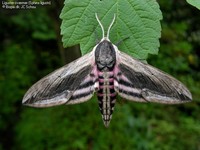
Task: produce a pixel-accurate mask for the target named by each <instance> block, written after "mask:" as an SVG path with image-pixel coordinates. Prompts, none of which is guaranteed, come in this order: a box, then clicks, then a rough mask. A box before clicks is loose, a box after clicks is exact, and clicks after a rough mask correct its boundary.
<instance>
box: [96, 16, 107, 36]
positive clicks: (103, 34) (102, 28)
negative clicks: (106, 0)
mask: <svg viewBox="0 0 200 150" xmlns="http://www.w3.org/2000/svg"><path fill="white" fill-rule="evenodd" d="M95 17H96V19H97V21H98V23H99V25H100V27H101V30H102V38H104V37H105V33H104V27H103V25H102V24H101V21H100V20H99V18H98V16H97V13H95Z"/></svg>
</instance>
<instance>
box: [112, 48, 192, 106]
mask: <svg viewBox="0 0 200 150" xmlns="http://www.w3.org/2000/svg"><path fill="white" fill-rule="evenodd" d="M115 50H116V57H117V61H118V63H117V67H118V72H117V74H116V79H118V89H119V95H120V96H122V97H124V98H126V99H128V100H132V101H138V102H158V103H166V104H177V103H184V102H190V101H191V100H192V95H191V93H190V91H189V90H188V89H187V88H186V86H184V85H183V84H182V83H181V82H180V81H178V80H177V79H175V78H174V77H172V76H170V75H169V74H167V73H164V72H163V71H161V70H159V69H157V68H155V67H153V66H151V65H148V64H146V63H143V62H142V61H139V60H137V59H134V58H132V57H130V56H129V55H127V54H125V53H123V52H121V51H119V50H118V49H117V47H115Z"/></svg>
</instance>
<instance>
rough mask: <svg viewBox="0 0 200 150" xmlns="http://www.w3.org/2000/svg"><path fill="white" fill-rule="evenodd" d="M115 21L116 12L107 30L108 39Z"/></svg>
mask: <svg viewBox="0 0 200 150" xmlns="http://www.w3.org/2000/svg"><path fill="white" fill-rule="evenodd" d="M114 22H115V14H114V17H113V20H112V22H111V24H110V26H109V27H108V31H107V35H106V37H107V38H108V39H109V33H110V29H111V27H112V25H113V23H114Z"/></svg>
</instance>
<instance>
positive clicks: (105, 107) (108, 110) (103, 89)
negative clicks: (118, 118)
mask: <svg viewBox="0 0 200 150" xmlns="http://www.w3.org/2000/svg"><path fill="white" fill-rule="evenodd" d="M98 81H99V90H98V92H97V96H98V101H99V109H100V111H101V114H102V119H103V121H104V124H105V126H106V127H108V125H109V123H110V120H111V118H112V113H113V110H114V105H115V101H116V94H117V93H116V91H115V90H114V78H113V72H108V71H103V72H99V73H98Z"/></svg>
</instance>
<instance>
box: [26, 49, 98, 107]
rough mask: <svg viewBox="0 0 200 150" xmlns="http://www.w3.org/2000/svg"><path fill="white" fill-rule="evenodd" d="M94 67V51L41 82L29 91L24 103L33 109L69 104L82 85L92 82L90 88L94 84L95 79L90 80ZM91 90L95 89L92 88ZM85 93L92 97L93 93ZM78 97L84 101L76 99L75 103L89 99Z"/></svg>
mask: <svg viewBox="0 0 200 150" xmlns="http://www.w3.org/2000/svg"><path fill="white" fill-rule="evenodd" d="M93 66H94V52H93V51H92V52H90V53H88V54H86V55H84V56H82V57H81V58H79V59H77V60H75V61H73V62H71V63H69V64H67V65H65V66H63V67H61V68H60V69H57V70H56V71H54V72H52V73H50V74H49V75H47V76H45V77H44V78H42V79H41V80H39V81H38V82H37V83H35V84H34V85H33V86H32V87H31V88H30V89H29V90H28V91H27V93H26V94H25V96H24V98H23V101H22V103H23V104H25V105H28V106H33V107H50V106H55V105H61V104H67V103H68V102H69V101H70V99H71V97H72V96H73V93H74V92H75V91H76V90H77V89H79V90H80V85H82V83H84V84H87V82H90V84H88V86H92V84H94V81H93V78H91V79H90V80H89V79H88V78H89V74H90V73H91V72H92V70H93ZM85 79H87V81H85ZM88 80H89V81H88ZM84 88H87V85H85V87H82V89H84ZM89 90H93V89H92V88H91V89H89ZM85 92H87V94H89V93H90V95H92V93H93V92H92V91H89V92H88V91H87V90H85ZM75 93H76V92H75ZM87 94H86V95H87ZM86 95H85V96H86ZM76 96H77V95H76ZM78 97H79V99H80V98H82V99H80V101H78V100H79V99H77V98H76V102H75V103H79V102H83V101H85V99H84V98H87V97H88V95H87V97H80V95H78ZM73 98H74V97H73Z"/></svg>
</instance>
